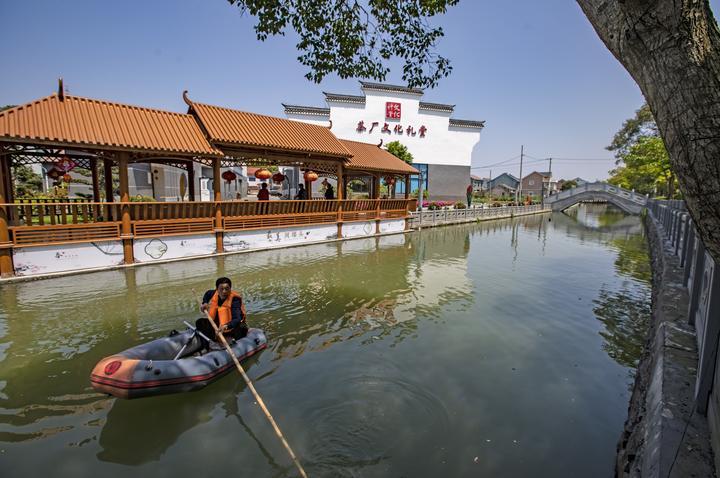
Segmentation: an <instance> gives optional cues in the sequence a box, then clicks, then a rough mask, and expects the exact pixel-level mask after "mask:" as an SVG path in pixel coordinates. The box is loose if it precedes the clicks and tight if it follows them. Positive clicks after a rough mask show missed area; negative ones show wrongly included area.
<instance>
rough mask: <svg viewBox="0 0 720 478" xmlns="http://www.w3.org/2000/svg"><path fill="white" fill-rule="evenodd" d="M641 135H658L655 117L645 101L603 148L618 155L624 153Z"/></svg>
mask: <svg viewBox="0 0 720 478" xmlns="http://www.w3.org/2000/svg"><path fill="white" fill-rule="evenodd" d="M641 136H653V137H656V136H659V133H658V127H657V124H655V118H653V115H652V112H651V111H650V107H649V106H648V105H647V103H645V104H643V105H642V106H641V107H640V109H639V110H637V111H635V116H633V117H632V118H630V119H627V120H625V122H624V123H623V125H622V127H621V128H620V130H619V131H618V132H617V133H615V136H614V137H613V140H612V143H611V144H610V146H608V147H607V148H605V149H607V150H608V151H613V152H615V156H616V157H619V156H621V155H623V154H626V153H627V152H628V150H629V149H630V147H631V146H632V145H633V144H635V143H636V142H637V140H638V139H639V138H640V137H641Z"/></svg>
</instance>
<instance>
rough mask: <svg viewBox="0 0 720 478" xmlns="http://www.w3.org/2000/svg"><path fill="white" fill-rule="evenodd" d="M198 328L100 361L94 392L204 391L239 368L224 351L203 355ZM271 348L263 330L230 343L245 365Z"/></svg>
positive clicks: (121, 394)
mask: <svg viewBox="0 0 720 478" xmlns="http://www.w3.org/2000/svg"><path fill="white" fill-rule="evenodd" d="M203 346H204V344H203V342H202V340H201V339H200V337H198V336H197V334H196V332H195V331H194V330H193V329H188V330H186V331H185V332H179V333H175V334H172V335H170V336H168V337H163V338H161V339H157V340H153V341H152V342H147V343H144V344H140V345H137V346H135V347H132V348H129V349H127V350H125V351H123V352H120V353H118V354H115V355H111V356H109V357H105V358H104V359H102V360H100V361H99V362H98V363H97V365H95V368H94V369H93V371H92V374H91V375H90V382H91V383H92V386H93V388H94V389H95V390H97V391H98V392H102V393H107V394H110V395H113V396H115V397H119V398H141V397H149V396H153V395H162V394H167V393H178V392H189V391H192V390H198V389H200V388H203V387H205V386H206V385H208V384H209V383H211V382H213V381H214V380H216V379H218V378H219V377H221V376H222V375H224V374H225V373H227V372H229V371H230V370H231V369H232V368H233V367H235V364H234V363H233V360H232V358H231V357H230V355H229V354H228V353H227V351H226V350H225V349H222V350H210V351H207V352H205V353H203V350H202V349H203ZM266 347H267V338H266V337H265V334H264V333H263V331H262V330H260V329H250V330H249V331H248V334H247V336H246V337H244V338H242V339H239V340H237V341H235V342H234V343H232V344H231V348H232V350H233V352H234V353H235V356H236V357H237V358H238V359H239V360H240V361H242V360H243V359H246V358H248V357H250V356H252V355H254V354H256V353H258V352H260V351H261V350H263V349H264V348H266Z"/></svg>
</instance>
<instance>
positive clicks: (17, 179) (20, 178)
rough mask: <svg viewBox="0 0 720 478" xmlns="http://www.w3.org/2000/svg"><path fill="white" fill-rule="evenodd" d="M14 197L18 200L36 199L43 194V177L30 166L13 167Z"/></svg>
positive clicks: (19, 165)
mask: <svg viewBox="0 0 720 478" xmlns="http://www.w3.org/2000/svg"><path fill="white" fill-rule="evenodd" d="M12 177H13V195H14V196H15V198H16V199H25V198H31V197H35V196H36V195H37V194H39V193H41V192H42V177H40V175H39V174H37V173H35V172H34V171H33V170H32V168H31V167H30V166H25V165H22V164H18V165H15V166H13V167H12Z"/></svg>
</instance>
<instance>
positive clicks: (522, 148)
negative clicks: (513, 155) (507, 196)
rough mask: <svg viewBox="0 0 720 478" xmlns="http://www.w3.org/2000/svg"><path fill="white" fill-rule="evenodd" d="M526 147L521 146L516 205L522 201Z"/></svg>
mask: <svg viewBox="0 0 720 478" xmlns="http://www.w3.org/2000/svg"><path fill="white" fill-rule="evenodd" d="M523 151H524V145H521V146H520V178H519V179H520V182H519V183H518V188H517V191H515V204H517V205H519V204H520V199H521V198H522V163H523V157H524V153H523Z"/></svg>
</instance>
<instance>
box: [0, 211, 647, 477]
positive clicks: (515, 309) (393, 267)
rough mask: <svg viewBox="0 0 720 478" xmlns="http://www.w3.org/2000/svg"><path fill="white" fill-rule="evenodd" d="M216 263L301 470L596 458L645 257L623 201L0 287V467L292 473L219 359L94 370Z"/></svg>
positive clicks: (569, 466)
mask: <svg viewBox="0 0 720 478" xmlns="http://www.w3.org/2000/svg"><path fill="white" fill-rule="evenodd" d="M550 219H551V220H550ZM223 275H227V276H230V277H231V278H232V279H233V281H234V285H235V288H236V289H237V290H239V291H241V292H242V293H243V294H244V296H245V299H246V302H247V307H248V312H249V322H250V324H251V326H255V327H261V328H263V329H265V330H266V332H267V334H268V337H269V341H270V344H269V348H268V349H267V350H265V351H264V352H262V353H261V354H260V355H259V356H257V357H254V358H252V359H250V360H249V361H248V362H246V368H247V369H248V374H249V375H250V377H251V378H252V379H253V380H254V381H255V383H256V387H257V389H258V391H259V392H260V393H261V394H262V395H263V397H264V399H265V402H266V404H267V405H268V407H269V408H270V410H271V411H272V412H273V414H274V416H275V418H276V420H277V421H278V422H279V424H280V426H281V428H282V429H283V431H284V433H285V435H286V437H287V438H288V440H289V441H290V443H291V445H292V446H293V447H294V449H295V451H296V452H297V454H298V455H299V456H300V457H301V460H302V461H303V463H304V464H305V467H306V469H307V471H308V473H309V474H310V476H313V477H317V476H327V477H335V476H358V477H379V476H392V477H424V476H427V477H435V476H443V475H444V476H488V477H491V476H492V477H495V476H503V477H521V476H535V477H538V476H547V477H558V476H568V477H577V476H583V477H592V476H609V475H611V474H612V472H613V463H614V453H615V445H616V442H617V439H618V437H619V435H620V432H621V430H622V425H623V422H624V419H625V416H626V411H627V402H628V400H629V386H630V383H631V379H632V373H633V370H634V367H635V366H636V364H637V360H638V358H639V355H640V352H641V346H642V342H643V336H644V333H645V329H646V322H647V318H648V315H649V304H650V286H649V278H650V277H649V275H650V272H649V263H648V257H647V250H646V241H645V237H644V235H643V230H642V227H641V224H640V220H639V218H637V217H630V216H625V215H622V214H621V213H618V212H617V211H613V210H610V209H608V207H607V206H604V205H582V206H580V207H579V208H575V210H572V211H570V214H569V215H565V214H559V213H554V214H552V215H549V214H545V215H540V216H531V217H524V218H518V219H515V220H502V221H494V222H487V223H481V224H472V225H464V226H449V227H443V228H435V229H427V230H423V231H422V232H415V233H410V234H407V235H395V236H387V237H382V238H372V239H359V240H353V241H346V242H343V243H335V244H323V245H314V246H305V247H297V248H291V249H282V250H275V251H267V252H259V253H252V254H239V255H231V256H225V257H221V258H213V259H202V260H194V261H186V262H180V263H171V264H164V265H154V266H143V267H138V268H135V269H128V270H120V271H108V272H100V273H94V274H87V275H79V276H71V277H65V278H55V279H48V280H40V281H34V282H24V283H17V284H9V285H4V286H3V287H2V292H1V294H0V299H1V301H2V302H1V303H0V467H2V470H3V476H7V477H10V476H58V477H78V476H90V475H98V476H104V477H114V476H117V477H121V476H122V477H127V476H128V474H133V473H134V474H137V475H138V476H154V477H165V476H168V477H169V476H172V477H176V476H192V475H199V476H208V475H213V476H218V475H220V474H221V473H242V474H243V475H244V476H251V475H253V474H254V475H255V476H275V477H284V476H296V473H295V471H294V469H293V468H292V466H291V463H290V461H289V459H288V458H287V457H286V455H285V452H284V450H283V449H282V447H281V445H280V444H279V443H278V441H277V439H276V438H275V436H274V434H273V432H272V429H271V428H270V426H269V425H268V423H267V422H266V420H265V418H264V416H263V415H262V413H261V411H260V410H259V408H258V407H257V405H256V404H255V403H254V402H253V398H252V396H251V394H250V393H249V391H248V390H246V387H245V385H244V384H243V383H242V380H241V379H240V377H239V376H237V374H235V373H233V374H231V375H227V376H225V377H224V378H222V379H220V380H219V381H217V382H215V383H213V384H212V385H210V386H209V387H207V388H205V389H203V390H201V391H198V392H193V393H187V394H181V395H171V396H161V397H154V398H146V399H140V400H133V401H123V400H116V399H114V398H108V397H106V396H103V395H99V394H96V393H94V392H93V390H92V388H91V387H90V384H89V373H90V371H91V369H92V367H93V365H94V364H95V363H96V362H97V361H98V360H99V359H101V358H102V357H104V356H107V355H110V354H112V353H114V352H117V351H120V350H123V349H125V348H127V347H130V346H133V345H136V344H139V343H142V342H144V341H148V340H151V339H154V338H156V337H159V336H162V335H164V334H166V333H167V332H168V331H169V330H171V329H173V328H179V327H181V324H182V320H183V319H194V318H196V317H198V314H197V312H196V311H195V309H196V301H195V298H194V297H193V296H192V293H191V288H195V289H196V290H198V291H201V290H204V289H205V288H208V287H211V286H212V284H213V283H214V279H215V278H216V277H218V276H223Z"/></svg>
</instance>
